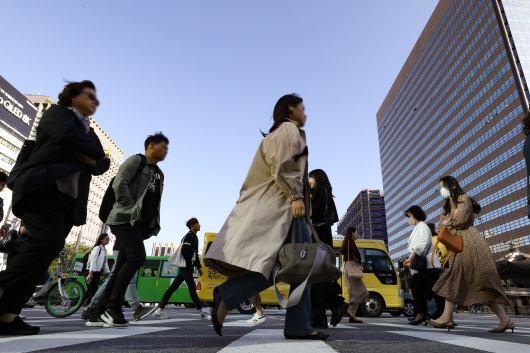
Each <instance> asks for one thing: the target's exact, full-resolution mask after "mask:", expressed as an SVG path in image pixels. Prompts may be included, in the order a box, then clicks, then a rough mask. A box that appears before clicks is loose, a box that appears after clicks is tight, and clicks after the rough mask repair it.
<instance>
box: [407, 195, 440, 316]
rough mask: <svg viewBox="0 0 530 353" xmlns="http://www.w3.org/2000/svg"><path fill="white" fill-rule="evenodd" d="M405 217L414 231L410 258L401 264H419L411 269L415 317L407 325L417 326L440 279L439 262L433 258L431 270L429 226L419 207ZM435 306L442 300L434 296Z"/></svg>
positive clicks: (408, 210) (426, 311) (409, 247)
mask: <svg viewBox="0 0 530 353" xmlns="http://www.w3.org/2000/svg"><path fill="white" fill-rule="evenodd" d="M405 217H407V218H408V224H410V225H411V226H414V230H413V231H412V233H411V234H410V237H409V243H408V247H407V250H408V251H409V252H410V253H411V256H410V258H409V259H408V260H407V261H405V262H404V263H403V265H405V266H411V264H412V263H413V262H415V263H416V266H418V264H421V265H420V266H419V268H418V267H416V268H413V269H414V270H415V271H416V273H415V274H414V275H413V276H412V280H411V284H410V287H411V290H412V295H413V296H414V311H415V312H416V317H415V319H414V321H411V322H409V325H413V326H417V325H419V324H421V323H422V322H424V321H425V319H426V317H427V313H428V309H427V296H430V297H432V294H431V293H432V287H433V286H434V284H435V283H436V281H437V280H438V278H439V277H440V270H439V267H440V261H439V260H438V257H436V256H435V258H434V266H435V267H436V268H433V266H432V264H431V259H430V257H429V256H428V255H429V254H430V253H431V252H432V250H433V249H434V245H433V243H432V235H431V230H430V229H429V226H428V225H427V224H426V223H425V220H426V219H427V216H426V215H425V212H423V210H422V209H421V207H420V206H416V205H414V206H410V207H409V208H408V209H407V210H406V211H405ZM434 298H435V300H436V305H437V306H438V307H441V306H443V302H444V300H443V298H441V297H440V296H438V295H435V297H434Z"/></svg>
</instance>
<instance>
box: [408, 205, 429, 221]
mask: <svg viewBox="0 0 530 353" xmlns="http://www.w3.org/2000/svg"><path fill="white" fill-rule="evenodd" d="M409 212H410V213H412V216H413V217H414V219H415V220H417V221H420V222H424V221H425V220H426V219H427V216H426V215H425V212H424V211H423V210H422V209H421V207H420V206H418V205H412V206H410V207H409V208H407V209H406V210H405V212H404V213H405V217H408V216H409V215H408V213H409Z"/></svg>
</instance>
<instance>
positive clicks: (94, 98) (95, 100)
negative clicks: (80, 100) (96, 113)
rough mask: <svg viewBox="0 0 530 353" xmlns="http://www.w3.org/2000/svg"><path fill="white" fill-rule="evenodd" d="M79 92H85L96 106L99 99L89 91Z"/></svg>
mask: <svg viewBox="0 0 530 353" xmlns="http://www.w3.org/2000/svg"><path fill="white" fill-rule="evenodd" d="M81 94H86V95H87V96H88V98H90V100H92V102H94V103H96V106H99V100H98V99H97V98H96V96H95V95H93V94H92V93H90V92H83V93H81Z"/></svg>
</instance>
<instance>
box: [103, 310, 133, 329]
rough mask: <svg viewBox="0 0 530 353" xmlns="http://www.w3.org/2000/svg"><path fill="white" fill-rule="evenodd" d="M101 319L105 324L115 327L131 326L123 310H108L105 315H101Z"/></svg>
mask: <svg viewBox="0 0 530 353" xmlns="http://www.w3.org/2000/svg"><path fill="white" fill-rule="evenodd" d="M100 319H101V320H102V321H103V322H106V323H107V324H109V325H112V326H115V327H127V326H129V321H127V320H125V317H124V316H123V312H122V311H121V310H114V309H107V310H105V312H104V313H103V314H101V316H100Z"/></svg>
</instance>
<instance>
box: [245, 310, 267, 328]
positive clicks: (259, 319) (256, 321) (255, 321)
mask: <svg viewBox="0 0 530 353" xmlns="http://www.w3.org/2000/svg"><path fill="white" fill-rule="evenodd" d="M265 321H267V316H265V315H263V316H262V315H258V314H257V313H256V314H254V316H252V318H251V319H250V320H247V322H248V323H249V324H257V325H259V324H261V323H263V322H265Z"/></svg>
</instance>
